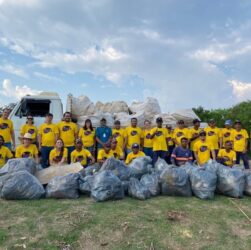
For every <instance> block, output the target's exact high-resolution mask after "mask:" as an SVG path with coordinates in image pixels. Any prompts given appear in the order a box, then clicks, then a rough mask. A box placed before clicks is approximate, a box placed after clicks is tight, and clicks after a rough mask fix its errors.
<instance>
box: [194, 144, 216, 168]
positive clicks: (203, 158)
mask: <svg viewBox="0 0 251 250" xmlns="http://www.w3.org/2000/svg"><path fill="white" fill-rule="evenodd" d="M212 149H213V146H212V144H211V143H210V142H207V141H206V142H202V141H201V140H199V141H197V142H196V143H195V144H194V152H196V153H197V155H198V158H199V162H198V163H199V164H200V165H203V164H205V163H206V162H207V161H208V160H209V159H210V152H211V150H212Z"/></svg>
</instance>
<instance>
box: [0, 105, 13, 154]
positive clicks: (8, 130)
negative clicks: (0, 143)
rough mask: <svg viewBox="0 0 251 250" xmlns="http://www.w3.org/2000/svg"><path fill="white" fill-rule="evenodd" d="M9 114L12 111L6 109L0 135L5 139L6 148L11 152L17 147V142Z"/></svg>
mask: <svg viewBox="0 0 251 250" xmlns="http://www.w3.org/2000/svg"><path fill="white" fill-rule="evenodd" d="M9 114H10V110H9V109H8V108H5V109H4V110H3V114H2V117H0V135H1V136H2V137H3V138H4V146H6V147H7V148H8V149H9V150H12V147H13V148H15V147H16V141H15V133H14V127H13V122H12V121H11V120H10V119H8V117H9ZM11 142H12V143H11Z"/></svg>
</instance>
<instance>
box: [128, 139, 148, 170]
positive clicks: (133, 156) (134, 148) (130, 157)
mask: <svg viewBox="0 0 251 250" xmlns="http://www.w3.org/2000/svg"><path fill="white" fill-rule="evenodd" d="M144 156H145V154H144V152H142V151H140V150H139V144H137V143H134V144H133V145H132V152H130V153H129V154H128V155H127V157H126V161H125V163H126V165H128V164H130V163H131V162H132V161H133V160H134V159H136V158H139V157H144Z"/></svg>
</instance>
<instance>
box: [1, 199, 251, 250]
mask: <svg viewBox="0 0 251 250" xmlns="http://www.w3.org/2000/svg"><path fill="white" fill-rule="evenodd" d="M234 202H235V203H236V204H237V205H238V206H239V207H240V208H241V209H242V210H243V211H245V213H246V214H247V215H248V216H249V217H251V197H245V198H244V199H240V200H234ZM0 249H64V250H68V249H152V250H153V249H228V250H230V249H235V250H236V249H251V223H250V222H249V221H248V219H247V218H246V217H245V216H244V215H243V214H242V213H241V212H240V210H239V209H238V208H237V207H236V206H235V204H233V203H232V202H231V200H230V198H227V197H223V196H216V198H215V199H214V200H213V201H203V200H199V199H197V198H195V197H193V198H182V197H180V198H179V197H164V196H159V197H156V198H153V199H150V200H147V201H138V200H134V199H130V198H126V199H124V200H120V201H109V202H103V203H96V202H94V201H93V200H92V199H90V198H86V197H81V198H80V199H78V200H48V199H47V200H38V201H4V200H0Z"/></svg>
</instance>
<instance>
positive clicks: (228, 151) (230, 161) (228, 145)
mask: <svg viewBox="0 0 251 250" xmlns="http://www.w3.org/2000/svg"><path fill="white" fill-rule="evenodd" d="M232 147H233V146H232V142H231V141H226V142H225V145H224V148H221V149H220V150H219V153H218V156H217V161H218V162H219V163H221V164H223V165H225V166H228V167H232V166H233V165H234V164H235V163H236V153H235V151H234V150H232Z"/></svg>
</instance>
